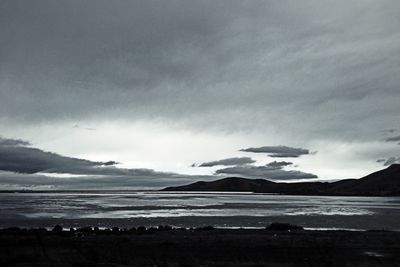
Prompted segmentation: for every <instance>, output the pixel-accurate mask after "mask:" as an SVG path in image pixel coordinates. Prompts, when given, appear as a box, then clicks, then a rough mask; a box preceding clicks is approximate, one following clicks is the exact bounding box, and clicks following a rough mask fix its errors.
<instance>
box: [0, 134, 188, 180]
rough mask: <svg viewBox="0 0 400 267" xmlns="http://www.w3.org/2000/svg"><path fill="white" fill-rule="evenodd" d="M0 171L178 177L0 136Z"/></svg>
mask: <svg viewBox="0 0 400 267" xmlns="http://www.w3.org/2000/svg"><path fill="white" fill-rule="evenodd" d="M0 141H1V142H0V171H8V172H15V173H26V174H35V173H40V172H41V173H55V174H77V175H94V176H113V177H114V176H121V177H122V176H127V177H142V178H144V177H148V178H160V177H161V178H163V177H182V175H179V174H175V173H166V172H157V171H154V170H152V169H143V168H137V169H126V168H117V167H115V166H112V165H115V164H117V162H115V161H107V162H98V161H90V160H85V159H79V158H72V157H65V156H61V155H58V154H56V153H51V152H46V151H43V150H40V149H38V148H32V147H27V146H26V145H28V144H29V142H26V141H22V140H17V139H0Z"/></svg>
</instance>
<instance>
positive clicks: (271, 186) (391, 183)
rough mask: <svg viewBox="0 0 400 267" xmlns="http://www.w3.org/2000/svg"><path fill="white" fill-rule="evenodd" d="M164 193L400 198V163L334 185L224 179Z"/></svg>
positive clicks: (167, 189)
mask: <svg viewBox="0 0 400 267" xmlns="http://www.w3.org/2000/svg"><path fill="white" fill-rule="evenodd" d="M163 191H215V192H224V191H229V192H256V193H277V194H292V195H341V196H400V164H393V165H391V166H390V167H388V168H386V169H384V170H380V171H377V172H374V173H372V174H370V175H367V176H365V177H363V178H360V179H347V180H341V181H337V182H333V183H328V182H306V183H275V182H271V181H268V180H265V179H247V178H240V177H230V178H224V179H220V180H216V181H212V182H203V181H200V182H195V183H193V184H189V185H184V186H177V187H167V188H165V189H163Z"/></svg>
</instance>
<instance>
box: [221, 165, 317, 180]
mask: <svg viewBox="0 0 400 267" xmlns="http://www.w3.org/2000/svg"><path fill="white" fill-rule="evenodd" d="M216 174H224V175H235V176H242V177H248V178H264V179H269V180H297V179H314V178H318V176H316V175H314V174H311V173H305V172H301V171H286V170H283V169H282V168H281V167H271V166H268V165H267V166H236V167H228V168H224V169H220V170H217V171H216Z"/></svg>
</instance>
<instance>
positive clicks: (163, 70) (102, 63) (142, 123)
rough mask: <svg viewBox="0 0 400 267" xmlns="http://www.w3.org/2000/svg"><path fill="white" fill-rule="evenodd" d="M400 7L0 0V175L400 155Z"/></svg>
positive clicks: (287, 173) (71, 177)
mask: <svg viewBox="0 0 400 267" xmlns="http://www.w3.org/2000/svg"><path fill="white" fill-rule="evenodd" d="M399 14H400V2H399V1H398V0H380V1H376V0H354V1H348V0H346V1H345V0H335V1H333V0H332V1H328V0H327V1H321V0H305V1H294V0H293V1H286V0H281V1H268V0H263V1H261V0H260V1H257V0H248V1H246V0H240V1H239V0H237V1H236V0H222V1H215V0H210V1H208V0H203V1H190V0H172V1H170V0H158V1H155V0H146V1H133V0H114V1H109V0H63V1H53V0H35V1H29V0H2V1H0V136H1V139H0V161H1V162H0V189H1V188H19V187H27V188H33V187H35V188H36V187H43V188H61V187H63V188H65V187H68V188H78V189H79V188H87V187H91V188H93V187H96V186H97V187H99V188H105V187H121V188H126V187H135V188H139V187H140V188H146V187H152V186H159V187H162V186H166V185H171V184H174V185H175V184H180V183H187V182H190V181H194V180H198V179H215V178H219V177H226V176H243V177H250V178H260V177H261V178H266V179H271V180H277V181H298V180H316V179H317V180H318V179H319V180H331V179H342V178H354V177H362V176H363V175H366V174H368V173H370V172H372V171H376V170H379V169H381V168H384V167H385V166H388V165H390V164H393V163H399V162H400V145H399V144H400V104H399V103H400V75H399V74H400V31H399V28H400V16H399ZM48 152H51V153H48ZM110 161H113V162H111V163H110ZM105 163H108V164H105Z"/></svg>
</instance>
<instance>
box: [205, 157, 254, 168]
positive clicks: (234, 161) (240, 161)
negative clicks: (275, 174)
mask: <svg viewBox="0 0 400 267" xmlns="http://www.w3.org/2000/svg"><path fill="white" fill-rule="evenodd" d="M254 162H256V161H255V160H253V159H252V158H250V157H237V158H227V159H221V160H216V161H209V162H204V163H202V164H200V165H199V167H214V166H219V165H221V166H232V165H245V164H251V163H254Z"/></svg>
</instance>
